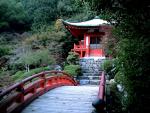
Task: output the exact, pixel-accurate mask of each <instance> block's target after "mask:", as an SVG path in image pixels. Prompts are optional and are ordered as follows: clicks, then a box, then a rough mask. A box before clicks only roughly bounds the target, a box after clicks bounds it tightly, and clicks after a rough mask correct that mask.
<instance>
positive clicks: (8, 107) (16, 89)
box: [0, 71, 77, 113]
mask: <svg viewBox="0 0 150 113" xmlns="http://www.w3.org/2000/svg"><path fill="white" fill-rule="evenodd" d="M49 75H51V76H49ZM64 85H74V86H75V85H77V82H76V81H75V80H74V79H73V78H72V77H70V76H69V75H68V74H66V73H64V72H61V71H45V72H41V73H39V74H35V75H33V76H31V77H28V78H26V79H24V80H23V81H21V82H19V83H16V84H14V85H13V86H11V87H9V88H8V89H6V90H5V91H3V92H2V93H0V113H19V111H20V110H22V108H24V107H25V106H26V105H28V104H29V103H30V102H31V101H32V100H34V99H35V98H37V97H38V96H40V95H42V94H44V93H46V92H47V91H49V90H51V89H53V88H56V87H59V86H64Z"/></svg>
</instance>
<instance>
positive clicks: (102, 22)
mask: <svg viewBox="0 0 150 113" xmlns="http://www.w3.org/2000/svg"><path fill="white" fill-rule="evenodd" d="M63 23H64V24H65V25H68V26H76V27H99V26H103V25H109V23H108V22H107V21H105V20H102V19H98V18H95V19H92V20H88V21H85V22H78V23H72V22H68V21H63Z"/></svg>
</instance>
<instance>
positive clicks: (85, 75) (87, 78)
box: [78, 57, 104, 85]
mask: <svg viewBox="0 0 150 113" xmlns="http://www.w3.org/2000/svg"><path fill="white" fill-rule="evenodd" d="M103 61H104V58H97V59H94V58H90V57H89V58H82V59H80V61H79V64H80V66H81V69H82V76H79V77H78V81H79V83H80V85H87V84H90V85H98V84H99V79H100V78H99V76H100V75H101V72H102V69H101V65H102V63H103Z"/></svg>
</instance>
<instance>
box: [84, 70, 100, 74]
mask: <svg viewBox="0 0 150 113" xmlns="http://www.w3.org/2000/svg"><path fill="white" fill-rule="evenodd" d="M101 72H102V71H100V70H98V71H95V70H82V73H97V74H100V73H101Z"/></svg>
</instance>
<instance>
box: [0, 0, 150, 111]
mask: <svg viewBox="0 0 150 113" xmlns="http://www.w3.org/2000/svg"><path fill="white" fill-rule="evenodd" d="M149 5H150V3H149V1H148V0H143V1H140V0H124V1H123V0H0V77H1V78H6V79H7V80H8V81H6V82H4V83H2V84H1V85H0V86H2V87H3V86H5V85H9V83H12V79H11V78H10V75H15V76H14V77H16V78H17V77H18V76H20V75H21V77H22V78H24V76H25V77H26V75H27V76H30V75H32V74H33V73H36V72H37V71H35V72H34V71H33V73H32V70H34V69H36V68H38V69H39V68H41V67H45V66H47V65H53V64H59V65H61V66H63V64H65V63H64V61H65V59H66V58H67V56H68V52H69V51H70V49H71V48H72V46H73V43H74V42H76V41H77V40H76V39H74V38H72V37H71V36H70V35H69V34H68V32H66V30H65V29H64V28H63V25H62V23H61V21H62V20H61V19H65V20H74V21H75V20H76V21H82V20H88V19H91V18H93V17H94V16H95V15H99V16H100V17H101V18H103V19H106V20H108V21H110V23H112V24H113V25H114V28H113V36H112V37H111V38H110V39H109V41H108V43H107V45H105V47H106V48H107V49H106V52H107V54H108V55H113V57H114V59H115V60H114V61H115V62H113V61H106V63H105V64H104V69H105V70H106V72H107V73H108V74H111V75H112V76H111V77H113V76H114V79H115V83H114V84H113V86H112V92H113V96H114V98H116V99H117V100H114V101H113V103H112V105H113V106H112V111H111V112H113V113H120V112H121V113H123V112H125V113H135V112H138V113H144V112H147V111H149V110H150V108H149V103H150V98H149V95H150V93H149V92H148V90H149V86H150V76H149V73H150V50H149V48H150V38H149V37H150V30H149V29H150V18H149V17H150V8H149ZM74 59H76V56H72V55H71V56H68V58H67V60H68V65H67V66H66V67H65V70H69V71H71V74H73V75H75V74H76V73H75V72H76V71H75V70H72V69H76V70H78V67H77V66H76V67H75V65H76V64H75V62H74ZM72 60H73V63H71V62H72ZM114 64H115V65H114ZM112 65H113V66H112ZM38 69H37V70H38ZM112 70H113V71H112ZM18 71H19V72H18ZM16 72H17V73H16ZM26 73H27V74H26ZM28 73H29V74H28ZM15 80H16V79H15ZM2 82H3V80H2ZM118 84H119V85H121V86H122V88H123V91H122V92H119V91H118V89H117V87H116V86H117V85H118ZM117 91H118V92H117ZM118 105H119V106H118ZM116 106H118V107H116ZM110 108H111V106H110ZM114 108H117V109H114Z"/></svg>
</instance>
